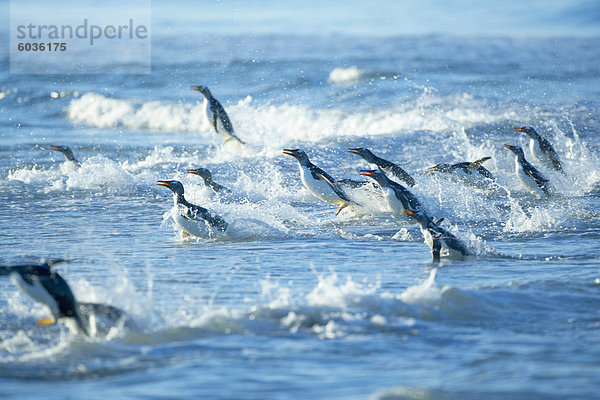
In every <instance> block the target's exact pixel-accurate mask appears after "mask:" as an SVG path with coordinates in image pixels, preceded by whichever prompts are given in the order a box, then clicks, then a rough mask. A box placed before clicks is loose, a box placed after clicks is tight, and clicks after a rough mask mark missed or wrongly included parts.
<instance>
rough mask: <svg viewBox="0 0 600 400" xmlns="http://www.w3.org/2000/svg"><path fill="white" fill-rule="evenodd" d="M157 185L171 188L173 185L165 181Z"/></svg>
mask: <svg viewBox="0 0 600 400" xmlns="http://www.w3.org/2000/svg"><path fill="white" fill-rule="evenodd" d="M156 184H157V185H158V186H171V184H170V183H169V182H165V181H158V182H157V183H156Z"/></svg>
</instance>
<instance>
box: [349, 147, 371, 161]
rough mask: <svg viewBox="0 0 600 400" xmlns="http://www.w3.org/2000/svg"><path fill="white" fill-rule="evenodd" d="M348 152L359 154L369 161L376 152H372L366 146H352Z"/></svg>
mask: <svg viewBox="0 0 600 400" xmlns="http://www.w3.org/2000/svg"><path fill="white" fill-rule="evenodd" d="M348 153H354V154H358V155H359V156H361V157H362V158H364V159H365V160H366V161H367V162H370V161H371V160H372V159H373V157H374V154H373V153H372V152H371V150H369V149H366V148H364V147H350V148H349V149H348Z"/></svg>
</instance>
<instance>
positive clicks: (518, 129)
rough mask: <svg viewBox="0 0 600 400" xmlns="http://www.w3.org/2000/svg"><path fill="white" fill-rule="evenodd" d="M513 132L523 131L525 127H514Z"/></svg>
mask: <svg viewBox="0 0 600 400" xmlns="http://www.w3.org/2000/svg"><path fill="white" fill-rule="evenodd" d="M515 132H525V128H515Z"/></svg>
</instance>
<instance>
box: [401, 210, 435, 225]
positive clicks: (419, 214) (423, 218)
mask: <svg viewBox="0 0 600 400" xmlns="http://www.w3.org/2000/svg"><path fill="white" fill-rule="evenodd" d="M402 212H403V213H404V214H407V215H410V216H411V217H413V218H414V219H415V220H416V221H417V223H418V224H419V225H420V226H421V227H422V228H423V229H427V228H428V227H429V225H431V224H433V223H434V222H433V221H432V220H431V218H429V217H428V216H427V214H425V213H424V212H423V211H415V210H404V211H402Z"/></svg>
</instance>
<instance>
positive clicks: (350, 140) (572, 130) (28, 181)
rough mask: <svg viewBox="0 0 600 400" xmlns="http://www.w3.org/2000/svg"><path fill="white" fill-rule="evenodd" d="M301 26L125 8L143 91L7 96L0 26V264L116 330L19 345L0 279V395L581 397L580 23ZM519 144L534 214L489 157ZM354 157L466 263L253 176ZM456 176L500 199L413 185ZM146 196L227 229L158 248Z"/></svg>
mask: <svg viewBox="0 0 600 400" xmlns="http://www.w3.org/2000/svg"><path fill="white" fill-rule="evenodd" d="M320 3H323V2H311V1H309V2H302V3H299V2H295V3H291V4H289V6H288V4H287V3H286V7H283V5H278V3H276V2H270V1H264V2H260V4H259V5H257V6H254V5H252V6H250V5H249V4H246V3H241V4H238V3H236V4H230V3H227V2H219V3H207V2H200V3H197V2H183V3H164V4H160V5H159V4H153V10H152V11H153V26H152V40H153V44H152V46H153V48H152V74H149V75H36V76H26V75H10V74H9V72H8V71H9V58H8V36H7V35H8V33H7V32H6V31H5V30H0V31H1V32H2V34H1V35H2V40H0V49H1V52H0V64H1V72H0V140H1V141H0V205H1V206H0V249H1V250H2V252H1V256H0V264H14V263H18V262H22V261H23V260H30V259H38V258H44V257H61V258H66V259H69V260H71V261H70V262H69V263H66V264H61V265H60V266H58V267H57V270H58V271H59V272H60V273H61V275H62V276H63V277H64V278H65V279H66V280H67V282H69V284H70V286H71V287H72V289H73V291H74V293H75V295H76V296H77V298H78V299H79V300H81V301H95V302H103V303H107V304H112V305H115V306H117V307H119V308H122V309H123V310H125V311H126V312H127V313H128V314H129V315H130V317H131V319H132V320H133V321H135V324H136V325H137V327H136V328H131V329H128V328H122V327H121V328H115V329H114V330H112V331H111V332H110V333H109V335H108V336H97V337H92V338H86V337H82V336H80V335H76V334H73V333H71V332H70V331H69V330H68V329H67V327H66V326H65V325H63V324H57V325H55V326H43V327H40V326H36V325H35V321H36V320H37V319H39V318H41V317H46V316H48V311H47V310H46V309H45V308H44V307H43V306H42V305H40V304H38V303H34V302H33V301H32V300H31V299H29V298H28V297H26V296H25V295H24V294H23V293H21V292H20V291H19V290H18V289H17V288H16V287H15V286H14V285H13V284H12V283H11V282H10V281H9V280H2V281H0V397H2V398H15V399H17V398H18V399H29V398H39V397H40V396H44V397H48V398H88V399H96V398H106V397H107V396H113V397H116V398H132V399H137V398H178V399H180V398H215V399H231V398H248V399H266V398H269V399H271V398H277V399H288V398H293V399H298V398H336V399H338V398H339V399H363V398H371V399H481V398H488V399H507V398H508V399H523V398H527V399H565V398H569V399H592V398H600V397H599V395H598V393H599V390H600V385H599V383H598V382H600V379H599V373H598V371H599V370H600V369H599V368H600V307H599V305H600V257H599V256H598V250H599V249H600V247H599V245H598V243H599V239H600V223H599V218H600V162H599V161H600V140H599V135H598V132H599V131H600V114H599V113H598V109H599V99H600V82H599V77H600V28H599V27H600V24H599V23H598V22H599V18H600V11H599V7H598V5H597V3H596V2H593V1H579V2H561V1H556V2H515V1H502V2H496V3H495V4H494V5H487V4H485V3H481V4H480V3H479V2H467V1H464V2H460V3H458V4H456V3H455V4H453V5H447V4H446V2H438V1H428V2H425V3H423V4H421V3H419V5H416V4H414V5H411V4H406V3H400V2H399V4H395V5H394V4H387V3H386V2H379V3H374V5H373V6H372V7H367V6H366V5H363V4H362V3H351V4H346V3H347V2H329V3H327V4H320ZM364 4H366V3H364ZM484 4H485V5H484ZM2 7H3V12H4V17H5V19H7V18H8V17H7V16H8V3H2ZM228 22H230V23H228ZM97 62H98V63H102V59H100V58H99V59H98V61H97ZM196 84H205V85H207V86H209V87H211V89H212V91H213V93H214V94H215V96H216V97H217V98H218V99H219V100H220V101H221V102H222V103H223V105H224V106H225V108H226V109H227V111H228V113H229V115H230V117H231V120H232V121H233V124H234V127H235V129H236V133H237V134H238V136H239V137H240V138H242V139H243V140H244V141H246V142H247V143H248V144H247V145H246V146H245V147H238V146H232V145H231V144H227V145H222V138H221V137H217V136H216V135H215V134H214V133H213V132H212V130H211V129H210V127H209V124H208V122H207V121H206V120H205V118H204V116H203V110H202V102H201V99H200V97H199V94H198V93H196V92H193V91H191V90H190V89H189V87H190V86H191V85H196ZM525 125H531V126H534V127H536V129H537V130H538V131H539V132H540V133H542V134H543V135H544V136H545V137H547V138H548V139H549V140H550V142H551V143H552V144H553V145H554V147H555V148H556V150H557V152H558V154H559V156H560V157H561V159H562V160H563V163H564V166H565V170H566V172H567V175H566V176H562V175H561V174H559V173H555V172H553V171H550V170H547V169H544V168H543V167H541V166H540V169H541V170H542V171H543V173H545V174H546V175H547V176H548V177H549V178H550V179H551V181H552V183H553V185H554V186H555V187H556V195H555V196H553V197H552V198H550V199H548V200H537V199H535V198H532V197H531V195H530V194H529V193H528V192H526V191H525V189H524V188H523V186H522V185H521V184H520V182H519V181H518V180H517V177H516V175H515V173H514V158H513V156H512V154H511V153H510V152H509V151H508V150H507V149H505V148H504V147H503V146H502V145H503V144H505V143H509V144H520V145H522V146H523V147H524V148H525V150H526V156H528V154H529V153H528V150H527V144H528V140H526V137H525V135H523V134H520V133H518V132H514V131H513V129H514V128H515V127H517V126H525ZM51 144H62V145H69V146H71V148H72V149H73V151H74V153H75V156H76V157H77V158H78V159H79V160H80V161H81V167H80V168H74V167H72V166H70V165H68V164H65V163H63V157H62V155H61V154H59V153H57V152H54V151H50V150H47V149H46V146H48V145H51ZM357 146H363V147H369V148H371V149H373V151H374V152H376V153H377V154H379V155H380V156H382V157H384V158H386V159H390V160H393V161H395V162H397V163H399V164H402V166H403V168H405V169H406V170H407V171H409V172H410V173H411V174H412V175H413V176H414V177H415V179H416V180H417V185H416V186H415V187H414V188H412V189H411V190H412V191H413V192H414V193H415V195H416V196H417V197H418V198H419V199H420V200H421V201H422V202H423V203H424V205H425V206H426V208H427V209H428V210H429V211H430V213H431V214H432V215H435V216H436V217H444V218H445V222H444V224H443V225H444V226H445V227H447V229H450V230H451V231H452V232H454V233H455V234H456V235H457V236H458V237H459V238H460V239H461V240H462V241H463V242H465V243H466V244H467V245H468V247H469V249H470V250H471V252H472V253H474V254H475V256H473V257H470V258H468V259H467V260H463V261H458V260H450V261H444V262H442V263H440V264H435V263H432V262H431V261H430V260H431V255H430V253H429V249H428V248H427V246H426V245H425V244H424V243H423V239H422V237H421V234H420V231H419V230H418V228H417V227H416V226H415V225H412V224H409V223H408V222H407V220H399V219H397V218H395V217H393V216H392V215H391V214H390V210H389V209H388V208H387V206H386V204H385V203H384V202H383V201H382V200H381V199H380V198H378V197H377V196H373V195H369V194H364V193H362V194H361V193H357V194H356V196H359V197H360V196H362V197H360V199H361V204H362V205H363V206H362V207H360V208H359V209H357V210H355V212H351V211H349V210H344V211H342V213H340V215H338V216H337V217H336V216H335V209H336V206H334V205H331V204H327V203H323V202H320V201H319V200H317V199H315V198H314V197H312V196H311V194H310V193H309V192H308V191H307V190H306V189H304V187H303V186H302V184H301V182H300V178H299V173H298V169H297V164H296V162H295V161H294V160H293V159H292V158H291V157H289V156H286V155H283V154H282V153H281V150H282V149H283V148H295V147H299V148H303V149H305V150H306V151H307V153H308V154H309V156H310V157H311V160H312V161H313V162H314V163H315V164H317V165H319V166H321V167H322V168H323V169H325V170H326V171H328V172H329V173H330V174H331V175H333V176H335V177H336V178H342V177H346V178H353V179H360V176H359V175H358V170H360V169H363V168H365V167H366V165H365V164H364V162H362V160H361V159H360V158H359V157H357V156H356V155H353V154H349V153H347V151H346V150H347V148H348V147H357ZM484 156H490V157H492V159H491V160H489V161H487V162H486V164H485V166H486V167H487V168H488V169H489V170H490V171H491V172H492V173H493V174H494V175H495V176H496V177H497V179H498V184H499V185H500V186H501V187H503V188H505V189H506V190H508V192H509V195H508V196H507V195H506V194H502V193H488V192H483V191H479V190H476V189H473V188H471V187H468V186H465V185H463V184H461V183H460V182H456V181H454V180H452V179H449V178H448V177H445V176H440V175H434V174H429V175H426V174H425V171H426V170H427V168H429V167H431V166H433V165H435V164H438V163H441V162H458V161H467V160H468V161H472V160H475V159H478V158H481V157H484ZM529 158H530V156H529ZM193 167H207V168H209V169H210V170H211V171H212V172H213V175H214V177H215V180H216V181H217V182H220V183H222V184H224V185H226V186H228V187H229V188H231V189H232V191H233V192H234V196H233V198H226V197H219V196H215V195H213V194H212V193H211V192H210V190H208V189H207V188H205V187H204V186H203V185H202V184H201V183H200V180H199V178H198V177H196V176H192V175H188V174H186V172H185V171H186V169H189V168H193ZM158 179H179V180H181V181H182V182H183V184H184V185H185V188H186V196H187V198H188V199H189V200H190V201H191V202H192V203H195V204H201V205H203V206H205V207H207V208H209V209H210V210H213V211H214V212H217V213H218V214H220V215H222V216H223V217H224V218H225V219H226V220H227V221H228V222H229V223H230V225H231V227H230V231H229V232H228V234H227V235H225V236H224V237H221V238H218V239H203V238H185V237H183V235H182V234H181V231H180V230H179V228H177V226H175V225H174V223H173V221H172V220H171V218H170V213H171V208H172V199H171V195H170V193H169V191H168V190H167V189H166V188H164V187H159V186H156V184H155V183H156V180H158Z"/></svg>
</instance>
